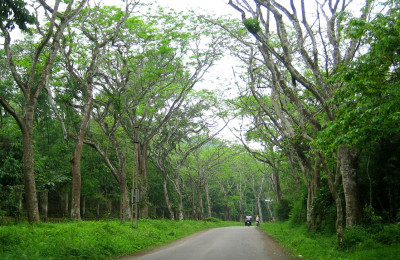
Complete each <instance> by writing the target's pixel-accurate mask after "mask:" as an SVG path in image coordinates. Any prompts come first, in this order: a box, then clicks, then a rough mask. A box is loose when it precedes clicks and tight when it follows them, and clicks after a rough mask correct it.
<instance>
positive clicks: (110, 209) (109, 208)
mask: <svg viewBox="0 0 400 260" xmlns="http://www.w3.org/2000/svg"><path fill="white" fill-rule="evenodd" d="M106 208H107V214H108V215H111V213H112V201H111V200H107V204H106Z"/></svg>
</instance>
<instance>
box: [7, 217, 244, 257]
mask: <svg viewBox="0 0 400 260" xmlns="http://www.w3.org/2000/svg"><path fill="white" fill-rule="evenodd" d="M235 225H241V223H238V222H225V221H220V222H205V221H191V220H185V221H183V222H180V221H170V220H139V223H138V229H134V228H131V226H130V222H126V223H125V224H123V225H122V224H120V222H119V221H118V220H115V221H80V222H64V223H40V224H37V225H29V224H27V223H22V224H18V225H10V226H0V259H2V260H9V259H18V260H19V259H29V260H34V259H57V260H58V259H113V258H116V257H118V256H122V255H127V254H131V253H134V252H137V251H140V250H144V249H149V248H153V247H156V246H160V245H163V244H167V243H169V242H171V241H174V240H176V239H179V238H182V237H184V236H187V235H190V234H192V233H195V232H197V231H200V230H204V229H208V228H215V227H224V226H235Z"/></svg>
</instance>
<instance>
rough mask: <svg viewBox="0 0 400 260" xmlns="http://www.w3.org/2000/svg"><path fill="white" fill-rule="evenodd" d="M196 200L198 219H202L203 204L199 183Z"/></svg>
mask: <svg viewBox="0 0 400 260" xmlns="http://www.w3.org/2000/svg"><path fill="white" fill-rule="evenodd" d="M197 200H198V203H199V214H200V216H199V217H200V219H201V220H204V205H203V196H202V194H201V185H200V184H199V186H198V187H197Z"/></svg>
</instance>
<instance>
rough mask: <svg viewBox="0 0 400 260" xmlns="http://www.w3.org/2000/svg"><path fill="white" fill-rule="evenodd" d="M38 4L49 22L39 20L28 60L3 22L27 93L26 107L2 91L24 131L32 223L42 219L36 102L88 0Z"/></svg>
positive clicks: (13, 66)
mask: <svg viewBox="0 0 400 260" xmlns="http://www.w3.org/2000/svg"><path fill="white" fill-rule="evenodd" d="M38 3H39V5H38V6H37V7H36V9H35V10H37V11H39V10H41V12H43V13H44V14H45V17H46V21H45V22H47V24H43V26H41V25H40V22H39V21H38V24H37V33H38V35H40V36H39V37H38V39H39V41H38V42H37V43H36V44H35V45H34V46H35V48H34V49H33V50H32V52H31V53H29V54H28V55H29V56H30V59H29V61H28V63H26V64H21V62H20V61H19V60H18V58H17V57H16V55H17V54H16V53H15V51H16V50H15V49H13V48H12V46H13V43H12V42H11V36H10V29H11V28H7V25H6V24H4V23H3V21H2V23H1V30H2V32H3V35H4V50H5V52H6V55H7V61H8V65H9V68H10V70H11V72H12V76H13V78H14V81H15V87H16V88H18V89H19V91H20V92H21V93H22V94H23V102H22V104H21V107H22V110H20V109H19V108H18V107H15V106H14V105H13V104H12V103H11V102H9V100H7V99H6V98H5V97H4V95H3V94H0V103H1V105H2V106H3V107H4V109H5V110H7V112H8V113H10V114H11V115H12V116H13V117H14V119H15V120H16V121H17V123H18V125H19V127H20V129H21V132H22V143H23V158H24V159H23V161H24V183H25V196H26V200H25V201H26V206H27V211H28V220H29V222H38V221H39V211H38V201H37V194H36V182H35V174H34V161H33V144H32V142H33V120H34V114H35V107H36V103H37V100H38V97H39V95H40V93H41V91H42V90H43V88H45V87H46V85H47V84H48V82H49V77H50V74H51V72H52V66H53V64H54V61H55V58H56V55H57V52H58V50H59V48H60V39H61V37H62V34H63V32H64V29H65V28H66V27H67V26H68V24H69V23H70V22H71V21H72V20H73V19H74V18H75V17H76V15H77V14H78V13H79V12H80V10H81V9H82V8H83V7H84V5H85V4H86V0H83V1H79V2H78V5H76V6H75V1H70V2H69V3H68V4H67V5H66V8H65V9H64V10H63V11H61V10H59V8H60V5H61V0H57V1H55V3H54V7H50V6H49V5H48V4H47V3H46V2H45V1H43V0H39V1H38ZM32 46H33V45H32Z"/></svg>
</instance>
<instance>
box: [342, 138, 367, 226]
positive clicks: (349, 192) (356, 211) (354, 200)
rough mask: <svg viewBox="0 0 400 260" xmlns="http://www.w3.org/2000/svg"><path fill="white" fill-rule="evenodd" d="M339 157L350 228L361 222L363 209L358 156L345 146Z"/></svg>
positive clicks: (347, 224) (347, 222) (347, 219)
mask: <svg viewBox="0 0 400 260" xmlns="http://www.w3.org/2000/svg"><path fill="white" fill-rule="evenodd" d="M338 156H339V158H338V160H340V171H341V174H342V183H343V193H344V198H345V201H346V227H347V228H349V227H352V226H354V225H358V224H359V223H360V221H361V207H360V201H359V198H358V187H357V186H358V184H357V170H356V169H357V168H356V167H357V166H356V162H357V156H356V153H355V152H354V150H352V149H350V148H349V147H347V146H344V145H342V146H340V147H339V149H338Z"/></svg>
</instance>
